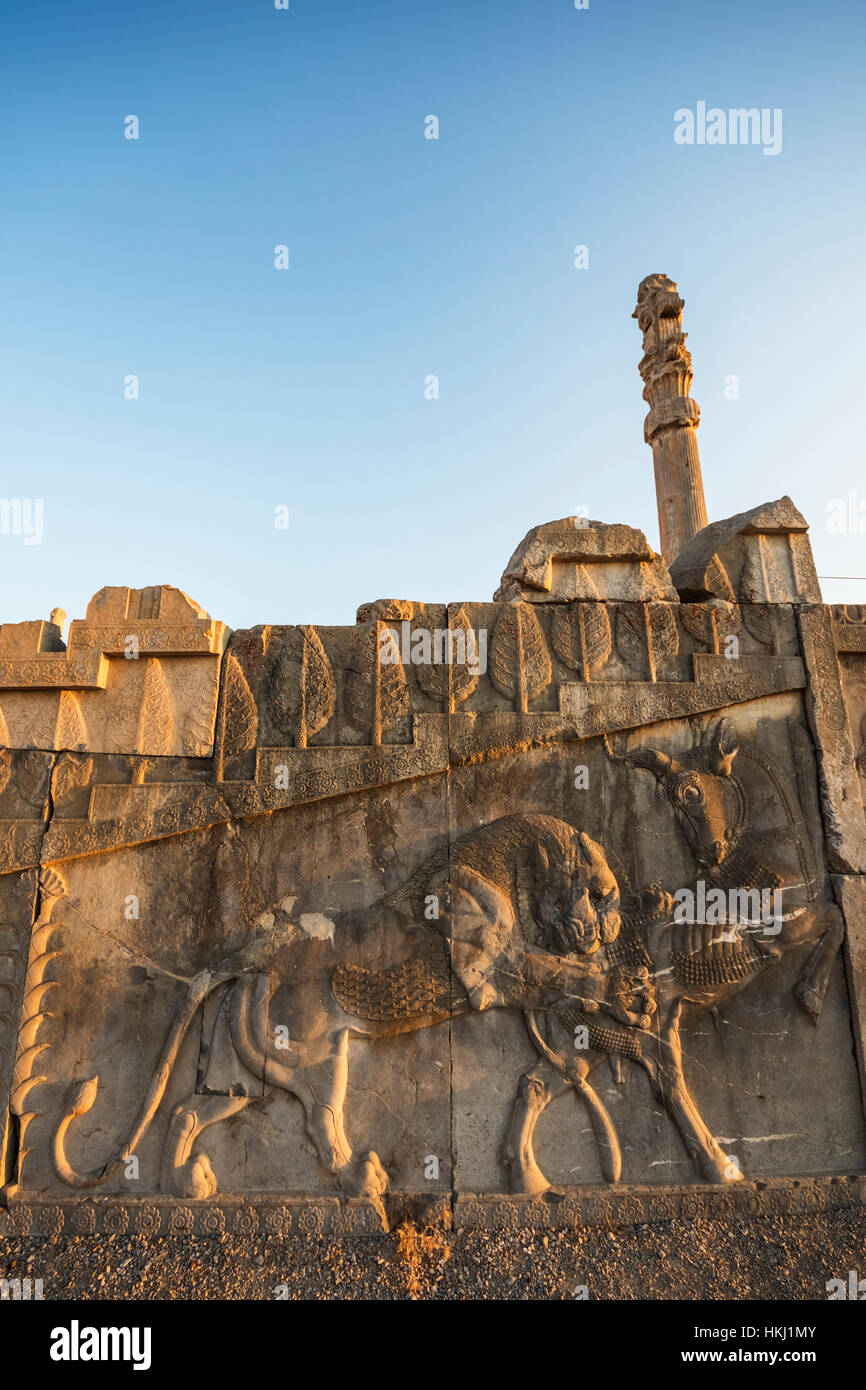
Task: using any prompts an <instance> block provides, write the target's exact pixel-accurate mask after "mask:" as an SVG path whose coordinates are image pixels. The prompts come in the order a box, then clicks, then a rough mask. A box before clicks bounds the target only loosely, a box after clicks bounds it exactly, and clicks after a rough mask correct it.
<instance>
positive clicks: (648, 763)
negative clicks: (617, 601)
mask: <svg viewBox="0 0 866 1390" xmlns="http://www.w3.org/2000/svg"><path fill="white" fill-rule="evenodd" d="M602 742H603V743H604V751H605V753H606V754H607V756H608V757H609V758H610V759H611V760H612V761H613V762H615V763H628V764H629V765H630V766H631V767H645V768H646V769H647V770H648V771H649V772H653V773H655V775H656V777H659V778H662V777H666V776H667V774H668V773H669V772H673V771H676V769H677V768H678V767H679V764H678V763H675V762H674V760H673V758H669V757H668V755H667V753H661V752H660V751H659V750H658V748H635V749H633V750H632V752H631V753H625V754H622V753H615V752H614V751H613V748H612V747H611V745H610V742H609V740H608V737H607V734H605V735H604V738H603V740H602Z"/></svg>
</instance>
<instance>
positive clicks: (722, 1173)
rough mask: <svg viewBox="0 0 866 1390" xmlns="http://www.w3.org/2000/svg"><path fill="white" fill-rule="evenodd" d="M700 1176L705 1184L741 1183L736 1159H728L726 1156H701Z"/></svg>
mask: <svg viewBox="0 0 866 1390" xmlns="http://www.w3.org/2000/svg"><path fill="white" fill-rule="evenodd" d="M700 1167H701V1174H702V1175H703V1177H704V1179H705V1180H706V1182H720V1183H721V1182H723V1183H731V1182H742V1181H743V1175H742V1173H741V1172H740V1167H739V1164H738V1163H737V1161H736V1159H732V1158H728V1157H727V1155H726V1154H723V1153H720V1154H719V1155H718V1157H716V1155H715V1154H703V1155H702V1157H701V1164H700Z"/></svg>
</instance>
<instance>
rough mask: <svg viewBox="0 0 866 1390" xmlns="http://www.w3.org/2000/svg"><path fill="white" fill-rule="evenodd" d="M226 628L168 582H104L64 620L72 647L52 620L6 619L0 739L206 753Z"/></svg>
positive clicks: (84, 748) (0, 650)
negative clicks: (81, 614) (77, 613)
mask: <svg viewBox="0 0 866 1390" xmlns="http://www.w3.org/2000/svg"><path fill="white" fill-rule="evenodd" d="M64 617H65V615H64ZM227 636H228V632H227V629H226V627H225V624H224V623H218V622H214V620H213V619H212V618H210V617H209V616H208V614H207V613H205V612H204V610H203V609H201V608H199V607H198V605H197V604H195V603H194V602H193V601H192V599H190V598H188V597H187V595H186V594H184V593H182V592H181V591H180V589H173V588H170V587H169V586H167V585H157V586H155V587H153V588H150V589H127V588H106V589H101V590H100V591H99V593H98V594H95V595H94V597H93V598H92V599H91V600H90V603H89V604H88V607H87V617H86V618H85V619H84V620H83V621H77V620H76V621H73V622H72V624H71V625H70V630H69V644H68V648H67V647H66V646H65V645H64V643H63V641H62V639H61V629H60V626H59V625H58V624H55V623H40V622H35V623H14V624H5V625H4V626H3V627H2V628H0V739H2V742H3V743H5V744H6V745H7V746H8V747H10V748H26V747H34V746H38V747H41V748H49V749H56V750H61V749H76V750H78V751H80V752H88V753H139V754H141V755H149V754H154V755H159V756H163V757H168V756H172V755H186V756H189V757H207V756H209V755H210V753H211V751H212V749H213V737H214V724H215V718H216V700H217V691H218V687H219V672H220V654H221V653H222V650H223V647H224V645H225V642H226V639H227ZM193 658H194V659H193Z"/></svg>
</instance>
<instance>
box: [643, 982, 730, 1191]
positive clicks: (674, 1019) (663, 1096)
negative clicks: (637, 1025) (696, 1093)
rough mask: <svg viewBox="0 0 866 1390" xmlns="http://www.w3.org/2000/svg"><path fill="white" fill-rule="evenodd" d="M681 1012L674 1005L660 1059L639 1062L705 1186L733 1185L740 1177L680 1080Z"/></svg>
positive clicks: (661, 1040)
mask: <svg viewBox="0 0 866 1390" xmlns="http://www.w3.org/2000/svg"><path fill="white" fill-rule="evenodd" d="M680 1009H681V1004H679V1003H678V1004H676V1006H675V1008H674V1011H673V1013H672V1014H671V1016H670V1018H669V1020H668V1021H667V1023H666V1024H665V1025H664V1027H663V1029H662V1031H661V1033H660V1035H659V1039H658V1041H659V1052H660V1057H659V1058H658V1059H656V1058H653V1057H649V1056H644V1057H643V1058H642V1059H641V1062H642V1065H643V1067H644V1070H645V1071H646V1073H647V1075H648V1076H649V1079H650V1085H651V1087H652V1090H653V1094H654V1095H655V1097H656V1099H657V1100H658V1101H659V1102H660V1103H661V1105H662V1106H663V1107H664V1109H665V1111H666V1112H667V1114H668V1115H670V1117H671V1119H672V1120H673V1121H674V1124H675V1125H676V1127H677V1129H678V1130H679V1132H680V1137H681V1138H682V1141H683V1143H684V1144H685V1147H686V1150H687V1152H688V1154H689V1156H690V1157H691V1158H692V1159H693V1160H694V1161H695V1162H696V1163H697V1164H698V1167H699V1168H700V1171H701V1174H702V1176H703V1177H704V1178H706V1180H707V1182H736V1181H737V1180H738V1179H739V1178H741V1177H742V1173H740V1171H739V1169H738V1168H737V1167H736V1165H735V1164H732V1163H731V1161H730V1159H729V1158H728V1156H727V1155H726V1154H725V1152H724V1150H723V1149H721V1148H720V1147H719V1145H718V1144H717V1143H716V1141H715V1139H714V1138H713V1136H712V1134H711V1133H710V1131H709V1130H708V1129H707V1127H706V1125H705V1124H704V1122H703V1120H702V1119H701V1116H700V1113H699V1111H698V1108H697V1106H696V1105H695V1103H694V1101H693V1100H692V1098H691V1096H690V1095H689V1090H688V1086H687V1085H686V1079H685V1077H684V1076H683V1055H682V1047H681V1044H680V1033H679V1018H680Z"/></svg>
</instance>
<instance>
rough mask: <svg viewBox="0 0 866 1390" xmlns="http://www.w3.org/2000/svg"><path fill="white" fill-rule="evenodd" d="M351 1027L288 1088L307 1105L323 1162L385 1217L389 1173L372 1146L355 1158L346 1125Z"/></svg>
mask: <svg viewBox="0 0 866 1390" xmlns="http://www.w3.org/2000/svg"><path fill="white" fill-rule="evenodd" d="M349 1031H350V1030H349V1029H348V1028H343V1029H341V1031H340V1032H339V1033H338V1034H337V1035H336V1037H335V1038H334V1043H333V1047H332V1049H331V1051H330V1052H329V1053H328V1055H327V1056H326V1057H325V1058H324V1059H323V1060H321V1061H318V1062H316V1063H315V1064H314V1065H309V1066H303V1065H302V1066H301V1067H300V1068H299V1069H298V1070H297V1071H295V1072H294V1074H293V1076H292V1079H291V1083H290V1085H289V1087H288V1089H289V1090H291V1091H292V1093H293V1094H294V1095H296V1096H297V1097H298V1099H299V1100H300V1102H301V1104H302V1105H303V1107H304V1112H305V1114H306V1117H307V1133H308V1134H309V1136H310V1138H311V1139H312V1141H313V1143H314V1144H315V1146H316V1150H317V1152H318V1154H319V1158H320V1159H321V1161H322V1163H324V1165H325V1167H326V1168H327V1169H328V1170H329V1171H330V1172H332V1173H335V1174H336V1175H337V1176H338V1178H339V1180H340V1185H341V1186H342V1187H343V1188H344V1189H345V1190H346V1191H348V1192H351V1193H353V1194H354V1195H357V1196H359V1197H369V1198H370V1200H371V1201H372V1202H374V1203H375V1204H376V1206H377V1207H379V1208H380V1210H381V1214H382V1216H383V1217H384V1207H382V1202H381V1198H382V1194H383V1193H384V1192H385V1190H386V1189H387V1186H388V1175H387V1173H386V1172H385V1170H384V1168H383V1167H382V1164H381V1163H380V1162H379V1156H378V1154H376V1153H374V1152H373V1150H372V1149H371V1150H370V1151H369V1152H367V1153H365V1154H364V1155H363V1157H361V1158H359V1159H357V1160H356V1161H355V1162H353V1161H352V1149H351V1146H350V1144H349V1140H348V1139H347V1137H346V1131H345V1129H344V1127H343V1110H344V1106H345V1101H346V1087H347V1085H348V1080H349V1056H348V1053H349Z"/></svg>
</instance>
